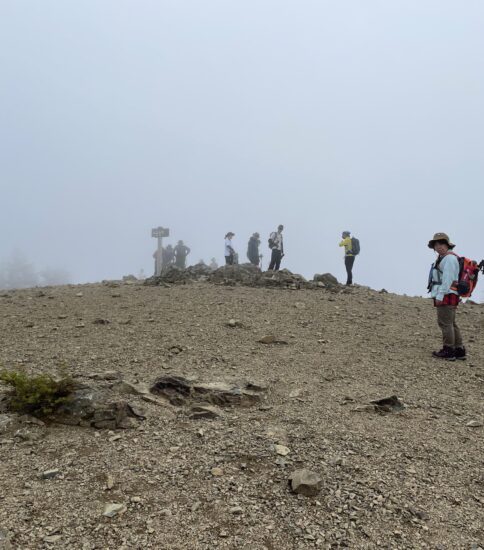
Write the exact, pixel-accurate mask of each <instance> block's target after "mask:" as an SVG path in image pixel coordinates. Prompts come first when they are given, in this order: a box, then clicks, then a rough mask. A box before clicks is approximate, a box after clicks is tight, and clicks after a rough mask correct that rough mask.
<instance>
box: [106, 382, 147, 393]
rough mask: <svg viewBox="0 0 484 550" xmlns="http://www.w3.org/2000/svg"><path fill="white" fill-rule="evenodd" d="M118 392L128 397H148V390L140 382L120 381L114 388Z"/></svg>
mask: <svg viewBox="0 0 484 550" xmlns="http://www.w3.org/2000/svg"><path fill="white" fill-rule="evenodd" d="M114 389H116V390H117V391H118V392H120V393H123V394H130V395H149V393H150V388H149V387H148V386H147V385H146V384H143V383H142V382H128V381H127V380H122V381H121V382H119V383H118V384H116V385H115V386H114Z"/></svg>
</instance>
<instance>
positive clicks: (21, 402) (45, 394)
mask: <svg viewBox="0 0 484 550" xmlns="http://www.w3.org/2000/svg"><path fill="white" fill-rule="evenodd" d="M0 381H1V382H4V383H5V384H7V385H8V386H10V388H11V390H12V391H11V393H10V400H9V405H10V408H11V409H12V410H14V411H16V412H20V413H27V414H31V415H36V416H45V415H48V414H51V413H53V412H54V411H55V410H56V409H57V408H58V407H60V405H62V404H63V403H65V402H66V401H67V400H68V399H69V394H70V393H71V392H72V390H73V387H74V385H73V381H72V379H71V378H70V377H67V376H64V377H62V378H61V379H59V380H56V379H54V378H53V377H52V376H50V375H49V374H38V375H29V374H27V373H25V372H21V371H18V370H2V371H0Z"/></svg>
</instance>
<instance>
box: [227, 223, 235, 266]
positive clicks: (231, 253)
mask: <svg viewBox="0 0 484 550" xmlns="http://www.w3.org/2000/svg"><path fill="white" fill-rule="evenodd" d="M232 237H235V233H232V231H229V232H228V233H227V234H226V235H225V265H234V262H235V250H234V247H233V246H232Z"/></svg>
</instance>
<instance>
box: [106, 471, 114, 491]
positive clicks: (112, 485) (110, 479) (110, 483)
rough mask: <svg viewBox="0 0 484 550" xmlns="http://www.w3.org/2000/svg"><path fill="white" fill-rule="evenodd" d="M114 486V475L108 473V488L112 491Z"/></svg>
mask: <svg viewBox="0 0 484 550" xmlns="http://www.w3.org/2000/svg"><path fill="white" fill-rule="evenodd" d="M113 487H114V477H113V476H112V475H111V474H107V475H106V489H107V490H108V491H110V490H111V489H112V488H113Z"/></svg>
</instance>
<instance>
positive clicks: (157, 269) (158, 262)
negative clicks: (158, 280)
mask: <svg viewBox="0 0 484 550" xmlns="http://www.w3.org/2000/svg"><path fill="white" fill-rule="evenodd" d="M162 257H163V251H161V254H160V251H159V250H158V249H156V250H155V251H154V252H153V259H154V260H155V277H157V276H158V275H159V274H160V272H161V262H162Z"/></svg>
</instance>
